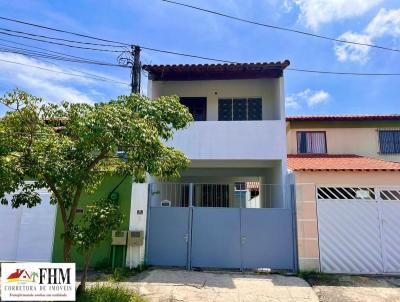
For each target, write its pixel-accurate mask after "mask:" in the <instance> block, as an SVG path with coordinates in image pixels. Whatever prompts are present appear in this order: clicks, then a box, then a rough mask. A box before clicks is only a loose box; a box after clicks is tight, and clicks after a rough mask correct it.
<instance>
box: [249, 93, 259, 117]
mask: <svg viewBox="0 0 400 302" xmlns="http://www.w3.org/2000/svg"><path fill="white" fill-rule="evenodd" d="M248 120H249V121H259V120H262V101H261V99H260V98H250V99H249V100H248Z"/></svg>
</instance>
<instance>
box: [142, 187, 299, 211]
mask: <svg viewBox="0 0 400 302" xmlns="http://www.w3.org/2000/svg"><path fill="white" fill-rule="evenodd" d="M284 189H286V190H285V191H286V192H284ZM149 190H150V191H149V200H150V205H151V206H152V207H160V206H165V207H189V206H193V207H214V208H287V207H288V205H289V203H288V201H287V200H288V198H290V192H291V190H290V189H289V187H287V188H285V187H284V186H282V185H279V184H260V183H259V182H236V183H151V184H150V189H149Z"/></svg>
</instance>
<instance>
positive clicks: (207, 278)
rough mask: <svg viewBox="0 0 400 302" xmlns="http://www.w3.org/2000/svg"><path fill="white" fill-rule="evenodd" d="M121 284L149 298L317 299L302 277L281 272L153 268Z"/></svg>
mask: <svg viewBox="0 0 400 302" xmlns="http://www.w3.org/2000/svg"><path fill="white" fill-rule="evenodd" d="M120 285H122V286H124V287H128V288H130V289H133V290H136V291H137V292H138V293H140V294H142V295H143V296H145V297H147V298H148V299H149V301H152V302H153V301H154V302H164V301H188V302H189V301H190V302H197V301H201V302H206V301H216V302H218V301H221V302H222V301H230V302H236V301H237V302H239V301H249V302H258V301H291V302H292V301H293V302H295V301H300V302H301V301H304V302H317V301H318V297H317V295H316V294H315V293H314V291H313V289H312V288H311V287H310V286H309V285H308V283H307V282H305V281H304V280H303V279H300V278H297V277H287V276H282V275H260V274H251V273H249V274H241V273H227V272H212V273H211V272H192V271H183V270H163V269H155V270H151V271H147V272H145V273H142V274H140V275H139V276H138V279H137V280H136V282H121V283H120Z"/></svg>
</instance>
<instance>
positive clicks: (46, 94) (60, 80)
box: [0, 53, 121, 103]
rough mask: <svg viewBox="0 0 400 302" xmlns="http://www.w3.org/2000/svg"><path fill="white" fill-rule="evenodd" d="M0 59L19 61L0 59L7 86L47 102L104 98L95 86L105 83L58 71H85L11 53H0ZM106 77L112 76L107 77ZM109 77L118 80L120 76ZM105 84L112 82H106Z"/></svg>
mask: <svg viewBox="0 0 400 302" xmlns="http://www.w3.org/2000/svg"><path fill="white" fill-rule="evenodd" d="M0 59H1V60H5V61H11V62H16V63H19V64H13V63H8V62H4V61H0V66H1V68H0V81H1V82H3V83H7V84H8V86H12V87H18V88H21V89H23V90H26V91H28V92H30V93H32V94H34V95H36V96H39V97H42V98H43V99H44V100H46V101H48V102H60V101H69V102H79V103H82V102H84V103H93V102H95V101H105V100H107V99H106V98H105V95H104V94H102V93H100V92H99V91H98V90H97V89H96V88H95V87H101V85H102V86H104V83H105V82H99V81H96V80H94V79H90V78H85V77H77V76H73V75H68V74H64V73H62V72H66V73H71V74H79V75H82V76H86V75H85V74H84V73H85V72H86V71H83V70H82V72H80V71H79V70H70V69H68V68H65V67H57V66H55V65H53V64H50V63H44V62H42V61H38V60H35V59H32V58H28V57H25V56H22V55H18V54H11V53H0ZM21 64H26V65H21ZM27 65H32V66H38V67H41V68H45V69H50V70H54V71H56V72H51V71H48V70H43V69H38V68H34V67H30V66H27ZM90 73H91V74H94V75H98V76H105V75H103V74H101V73H96V72H92V71H91V72H90ZM107 77H108V78H112V77H110V76H107ZM112 79H114V80H119V81H121V80H120V79H115V78H112ZM107 85H113V84H111V83H110V84H107ZM4 86H5V85H4ZM2 92H4V91H2Z"/></svg>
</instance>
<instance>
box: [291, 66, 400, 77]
mask: <svg viewBox="0 0 400 302" xmlns="http://www.w3.org/2000/svg"><path fill="white" fill-rule="evenodd" d="M286 70H288V71H297V72H306V73H318V74H332V75H353V76H400V73H374V72H371V73H368V72H365V73H364V72H341V71H325V70H310V69H298V68H290V67H289V68H287V69H286Z"/></svg>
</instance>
